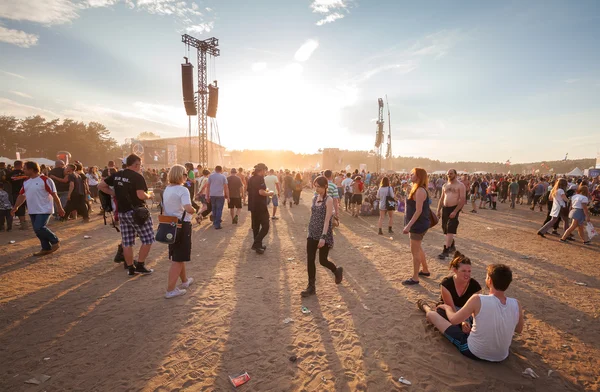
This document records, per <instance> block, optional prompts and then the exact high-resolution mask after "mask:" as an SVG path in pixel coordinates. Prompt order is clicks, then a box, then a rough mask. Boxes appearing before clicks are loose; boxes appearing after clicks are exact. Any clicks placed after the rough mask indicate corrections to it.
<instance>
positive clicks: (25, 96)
mask: <svg viewBox="0 0 600 392" xmlns="http://www.w3.org/2000/svg"><path fill="white" fill-rule="evenodd" d="M11 93H13V94H15V95H18V96H19V97H23V98H29V99H33V97H32V96H31V95H29V94H25V93H22V92H20V91H11Z"/></svg>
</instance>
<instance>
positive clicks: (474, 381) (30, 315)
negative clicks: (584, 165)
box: [0, 192, 600, 392]
mask: <svg viewBox="0 0 600 392" xmlns="http://www.w3.org/2000/svg"><path fill="white" fill-rule="evenodd" d="M309 198H310V193H308V192H305V193H304V200H303V202H302V205H300V206H298V207H294V208H293V209H291V210H290V209H289V208H280V217H281V219H280V220H279V221H277V222H275V223H274V224H272V226H271V231H270V233H269V236H268V238H267V240H266V244H267V245H268V249H267V251H266V253H265V254H264V255H262V256H261V255H257V254H256V253H254V252H251V251H249V248H250V245H251V237H252V234H251V231H250V219H249V218H250V217H249V215H248V212H247V211H244V212H243V214H242V217H241V220H240V223H239V225H237V226H234V225H231V224H230V221H229V220H226V222H225V223H224V224H223V230H220V231H215V230H213V229H212V228H211V226H209V223H208V222H207V221H205V222H204V223H203V224H202V225H201V226H195V230H194V245H193V250H192V254H193V261H192V262H190V263H189V264H188V273H189V275H190V276H191V277H193V278H194V279H195V283H194V284H193V286H192V287H191V288H190V290H189V291H188V294H187V295H186V296H183V297H179V298H176V299H171V300H166V299H164V298H163V296H164V292H165V289H166V276H167V271H168V268H169V261H167V248H166V246H165V245H161V244H156V245H155V246H154V247H153V248H152V251H151V254H150V257H149V260H148V264H149V266H150V267H152V268H154V269H155V273H154V274H153V275H151V276H139V277H136V278H133V279H130V278H128V277H127V276H126V272H125V271H124V270H123V268H122V265H121V264H115V263H113V262H112V258H113V255H114V251H115V249H116V245H117V244H118V243H119V238H120V237H119V235H118V234H117V233H116V232H115V230H114V229H112V228H110V227H109V226H104V225H103V223H102V221H101V219H100V217H96V218H95V219H94V220H93V221H92V223H90V224H87V225H84V224H82V223H80V222H79V221H76V222H68V223H63V224H60V223H54V222H52V224H51V227H52V229H53V230H55V231H56V232H57V234H58V235H59V237H60V239H61V241H62V248H61V249H60V251H59V252H57V253H55V254H54V255H51V256H47V257H43V258H33V257H31V254H32V253H33V252H34V251H36V250H37V249H38V247H39V242H38V240H37V238H35V237H34V235H33V232H32V231H27V232H21V231H18V230H16V231H14V232H13V233H0V244H2V245H0V260H1V261H0V390H2V391H48V392H50V391H70V390H80V391H138V390H139V391H183V390H185V391H230V390H233V389H234V388H233V387H232V386H231V384H230V382H229V378H228V377H229V376H230V375H235V374H239V373H241V372H244V371H247V372H248V373H249V374H250V377H251V378H252V379H251V380H250V381H249V382H248V383H247V384H246V385H244V386H242V387H240V388H239V389H240V390H244V391H391V390H412V391H544V392H547V391H583V390H589V391H598V390H599V389H600V323H599V315H600V292H599V289H600V272H599V269H598V261H599V260H600V247H599V245H598V243H599V242H598V239H595V243H594V245H592V246H589V247H584V246H583V245H582V244H581V243H580V242H579V243H571V244H568V245H565V244H561V243H559V242H558V238H556V237H553V236H549V238H548V239H545V240H544V239H541V238H539V237H537V236H536V235H535V230H536V229H537V228H538V227H539V226H540V224H541V222H542V221H543V219H544V216H545V213H544V214H542V213H540V212H531V211H529V210H528V209H527V208H526V207H525V206H518V208H517V210H516V211H510V210H509V209H508V207H507V205H505V204H500V205H499V208H500V211H490V210H486V211H480V213H479V214H477V215H474V214H469V213H463V214H462V215H461V224H460V227H459V237H458V239H457V248H458V249H459V250H460V251H462V252H463V253H465V254H466V255H468V256H469V257H470V258H471V260H472V261H473V263H474V265H473V277H474V278H476V279H477V280H479V282H480V283H482V284H483V282H484V277H485V276H484V274H485V266H486V265H487V264H490V263H500V262H501V263H506V264H508V265H510V266H511V267H512V268H513V271H514V279H515V280H514V282H513V284H512V285H511V287H510V289H509V292H508V293H509V295H510V296H514V297H516V298H517V299H519V301H520V302H521V304H522V306H523V307H524V308H525V317H526V325H525V329H524V331H523V333H522V334H521V335H516V337H515V339H514V341H513V344H512V346H511V354H510V356H509V358H508V359H507V360H506V361H505V362H503V363H500V364H490V363H482V362H475V361H472V360H470V359H467V358H464V357H462V356H461V355H460V354H459V353H458V351H457V350H456V349H455V348H454V346H452V345H451V344H450V343H449V342H448V341H447V340H446V339H445V338H444V337H442V336H441V335H440V334H439V333H438V332H436V331H435V330H434V329H433V328H432V327H431V326H429V325H427V323H426V321H425V318H424V316H423V314H422V313H421V312H419V311H418V310H417V308H416V306H415V302H416V300H417V299H418V298H428V299H430V300H435V299H436V298H437V297H438V296H439V282H440V281H441V279H442V278H443V277H445V276H446V275H447V274H448V270H447V266H446V263H443V262H441V261H439V260H438V259H437V257H436V255H437V254H438V253H439V251H440V248H441V244H442V241H443V236H442V234H441V229H440V228H439V227H437V228H435V229H434V230H433V231H432V232H430V233H428V234H427V236H426V237H425V240H424V245H425V251H426V253H427V256H428V262H429V265H430V269H431V270H432V276H431V278H429V279H422V283H421V285H420V286H419V287H404V286H402V285H401V282H402V280H404V279H406V278H407V277H409V276H410V273H411V269H412V266H411V258H410V252H409V249H408V238H407V236H404V235H401V234H395V235H393V239H390V237H389V235H388V236H378V235H377V229H376V225H377V220H376V218H375V217H366V218H363V217H360V218H358V219H356V218H352V217H350V216H349V215H346V214H344V215H343V216H342V219H341V226H340V228H339V229H337V230H336V234H335V241H336V243H335V248H334V250H333V251H332V252H331V254H330V258H331V260H332V261H334V262H335V263H337V264H339V265H342V266H343V267H344V269H345V279H344V282H343V283H342V284H341V285H339V286H336V285H335V284H334V281H333V277H332V275H331V273H330V272H329V271H328V270H326V269H325V268H322V267H320V266H317V293H318V295H317V296H314V297H311V298H309V299H302V298H301V297H300V295H299V294H300V291H301V290H302V289H303V288H304V287H305V286H306V282H307V275H306V266H305V260H306V250H305V248H306V245H305V243H306V241H305V237H306V227H307V221H308V218H309V209H308V200H309ZM395 219H396V221H395V224H394V228H395V230H396V232H397V233H400V232H401V230H402V225H401V223H402V222H401V221H402V219H403V215H402V214H399V213H397V214H396V215H395ZM594 222H595V223H596V226H600V221H599V220H598V219H595V220H594ZM84 235H89V236H91V239H84V238H83V237H84ZM10 240H15V241H16V243H15V244H14V245H8V242H9V241H10ZM364 246H370V248H364ZM290 258H293V260H288V259H290ZM575 282H583V283H586V284H587V286H579V285H576V284H575ZM303 305H304V306H306V307H307V308H308V309H310V311H311V313H310V314H308V315H305V314H302V312H301V307H302V306H303ZM286 318H292V319H293V321H292V322H289V323H287V324H286V323H284V322H283V320H284V319H286ZM293 355H295V356H297V361H296V362H291V361H290V360H289V358H290V357H291V356H293ZM526 368H532V369H533V370H534V371H535V372H536V373H537V374H538V375H539V376H540V377H539V378H538V379H535V380H534V379H531V378H527V377H525V376H523V375H522V374H521V373H522V372H523V371H524V370H525V369H526ZM550 370H552V371H553V372H552V373H551V374H550V375H548V373H549V371H550ZM40 375H48V376H50V377H51V378H50V379H48V380H46V381H45V382H43V383H41V384H40V385H30V384H25V381H26V380H29V379H31V378H32V377H35V376H40ZM401 376H402V377H404V378H406V379H407V380H410V381H411V382H412V386H405V385H403V384H400V383H399V382H398V381H397V380H398V378H399V377H401Z"/></svg>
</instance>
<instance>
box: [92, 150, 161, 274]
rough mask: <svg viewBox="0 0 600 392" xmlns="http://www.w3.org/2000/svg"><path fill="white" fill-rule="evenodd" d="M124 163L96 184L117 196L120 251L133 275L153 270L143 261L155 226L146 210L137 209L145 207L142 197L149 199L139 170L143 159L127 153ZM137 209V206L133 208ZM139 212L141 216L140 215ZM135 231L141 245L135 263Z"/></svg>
mask: <svg viewBox="0 0 600 392" xmlns="http://www.w3.org/2000/svg"><path fill="white" fill-rule="evenodd" d="M126 165H127V167H126V168H125V169H124V170H121V171H118V172H116V173H114V174H112V175H110V176H109V177H107V178H106V179H104V181H102V182H101V183H100V184H99V185H98V189H100V190H101V191H102V192H104V193H108V194H109V195H112V196H115V197H116V199H117V209H118V216H119V227H120V228H121V239H122V244H123V255H124V256H125V263H126V264H127V267H128V270H129V272H128V273H129V276H134V275H135V274H136V273H141V274H151V273H152V272H154V270H152V269H147V268H146V266H145V261H146V257H148V253H150V248H151V247H152V243H154V228H153V227H152V217H151V216H150V214H149V212H148V211H147V210H146V211H143V210H141V209H140V208H144V207H145V205H146V203H145V200H148V199H150V198H151V195H150V194H149V193H147V192H148V186H147V185H146V180H144V177H143V176H142V175H141V174H140V173H141V171H142V159H141V158H140V157H139V156H137V155H135V154H131V155H129V156H128V157H127V160H126ZM111 186H112V187H114V190H113V189H111V188H110V187H111ZM137 209H140V210H139V211H136V210H137ZM146 213H147V214H146ZM140 216H142V218H141V219H140ZM142 221H143V222H142ZM136 234H137V235H138V236H139V238H140V241H141V242H142V246H141V247H140V253H139V257H138V263H137V266H134V264H133V245H135V236H136Z"/></svg>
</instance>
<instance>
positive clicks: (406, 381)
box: [398, 377, 412, 385]
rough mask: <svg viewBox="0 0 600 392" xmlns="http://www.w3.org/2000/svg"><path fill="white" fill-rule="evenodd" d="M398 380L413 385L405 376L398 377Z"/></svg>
mask: <svg viewBox="0 0 600 392" xmlns="http://www.w3.org/2000/svg"><path fill="white" fill-rule="evenodd" d="M398 382H401V383H402V384H404V385H412V382H410V381H408V380H407V379H406V378H404V377H400V378H399V379H398Z"/></svg>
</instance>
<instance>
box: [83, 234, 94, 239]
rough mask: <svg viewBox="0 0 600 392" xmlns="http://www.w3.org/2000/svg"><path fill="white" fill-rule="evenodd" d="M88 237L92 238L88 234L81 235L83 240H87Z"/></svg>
mask: <svg viewBox="0 0 600 392" xmlns="http://www.w3.org/2000/svg"><path fill="white" fill-rule="evenodd" d="M90 238H92V237H90V236H89V235H84V236H83V239H84V240H89V239H90Z"/></svg>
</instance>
